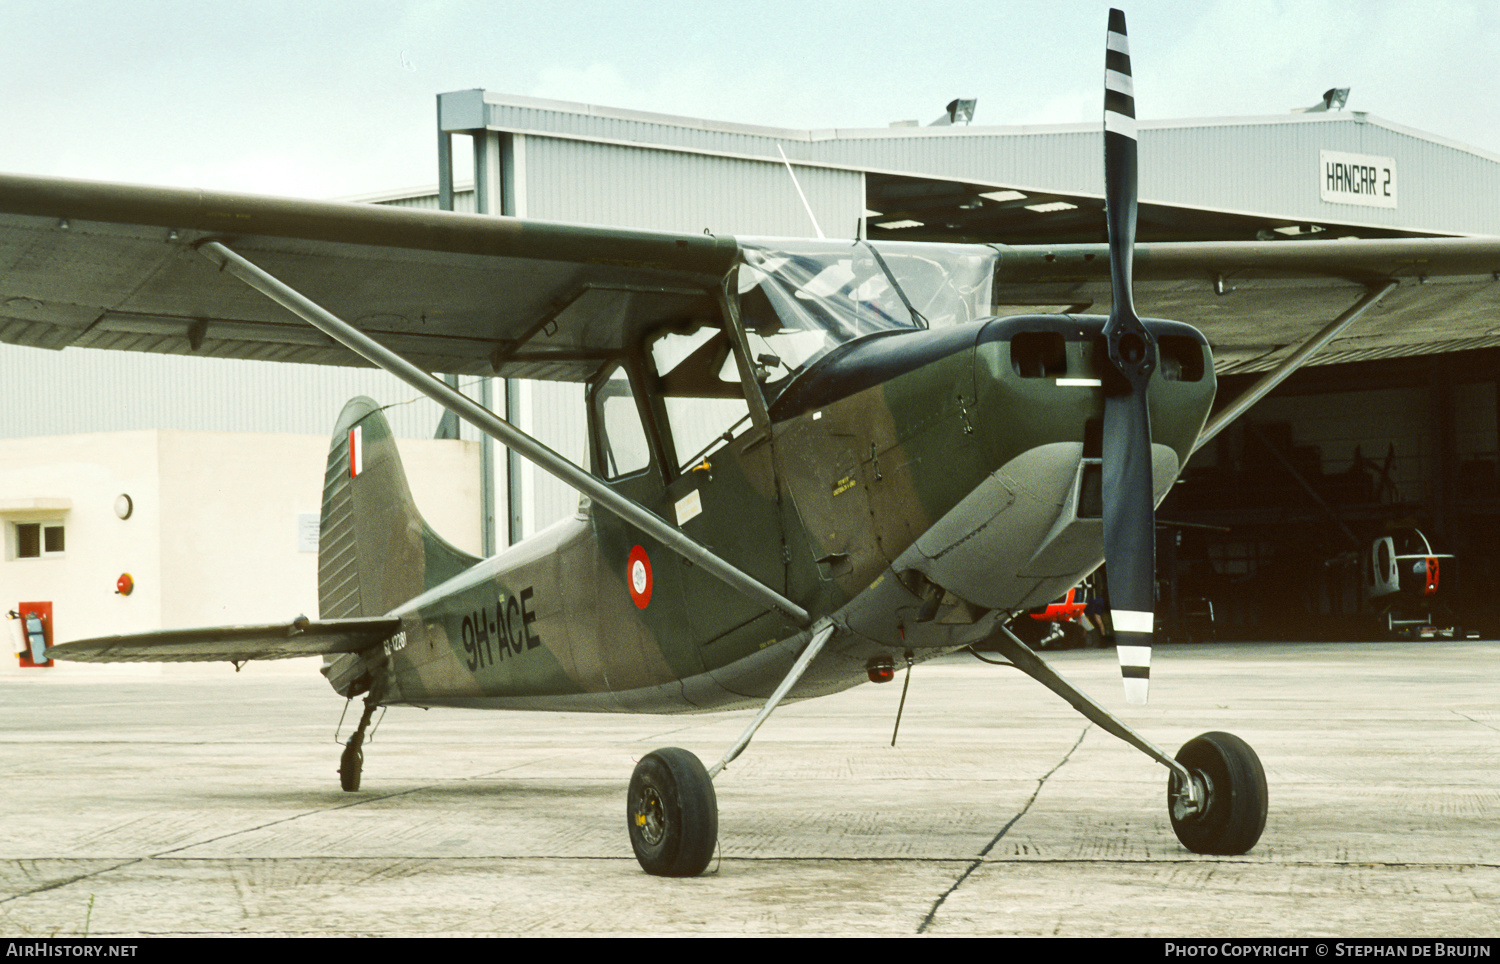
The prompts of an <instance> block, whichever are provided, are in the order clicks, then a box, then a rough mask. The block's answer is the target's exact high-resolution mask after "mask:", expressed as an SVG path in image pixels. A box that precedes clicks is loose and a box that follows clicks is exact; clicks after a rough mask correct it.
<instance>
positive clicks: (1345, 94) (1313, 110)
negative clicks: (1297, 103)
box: [1292, 87, 1350, 114]
mask: <svg viewBox="0 0 1500 964" xmlns="http://www.w3.org/2000/svg"><path fill="white" fill-rule="evenodd" d="M1349 90H1350V88H1348V87H1330V88H1328V89H1327V90H1325V91H1323V100H1322V102H1321V103H1318V104H1314V105H1312V106H1311V107H1294V108H1292V113H1293V114H1321V113H1322V112H1323V111H1326V110H1343V109H1344V105H1345V104H1347V103H1348V102H1349Z"/></svg>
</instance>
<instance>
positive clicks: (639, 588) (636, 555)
mask: <svg viewBox="0 0 1500 964" xmlns="http://www.w3.org/2000/svg"><path fill="white" fill-rule="evenodd" d="M625 585H626V586H627V587H628V588H629V589H630V598H631V600H632V601H633V602H634V603H635V606H636V608H637V609H645V608H646V605H647V604H648V603H650V602H651V559H650V558H649V557H648V556H647V555H646V550H645V549H642V548H641V547H640V546H636V547H635V548H634V549H631V550H630V561H629V562H628V563H626V565H625Z"/></svg>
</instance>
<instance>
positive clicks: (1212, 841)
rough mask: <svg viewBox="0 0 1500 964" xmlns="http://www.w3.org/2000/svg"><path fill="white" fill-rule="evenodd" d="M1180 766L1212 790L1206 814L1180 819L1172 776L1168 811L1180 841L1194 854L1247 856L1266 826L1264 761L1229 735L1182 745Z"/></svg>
mask: <svg viewBox="0 0 1500 964" xmlns="http://www.w3.org/2000/svg"><path fill="white" fill-rule="evenodd" d="M1177 762H1178V763H1181V764H1182V765H1183V766H1185V767H1187V769H1188V770H1189V772H1191V773H1193V774H1194V775H1196V776H1197V777H1199V778H1200V779H1201V780H1202V781H1203V784H1204V789H1206V790H1207V791H1208V805H1207V807H1206V808H1205V809H1204V810H1203V811H1202V812H1200V813H1195V814H1181V815H1180V816H1179V810H1178V808H1177V807H1176V806H1174V805H1173V804H1174V801H1175V800H1176V797H1177V793H1178V791H1179V789H1180V783H1181V781H1180V780H1179V779H1178V777H1177V775H1176V774H1173V775H1172V778H1171V780H1170V782H1169V783H1168V785H1167V807H1168V812H1169V813H1170V814H1171V817H1172V829H1173V830H1174V831H1176V833H1177V839H1178V840H1180V841H1182V845H1183V846H1184V847H1186V848H1187V849H1189V850H1191V851H1192V852H1193V853H1195V854H1220V855H1234V854H1243V853H1247V852H1248V851H1249V850H1250V848H1251V847H1254V846H1255V844H1256V841H1258V840H1260V835H1261V831H1263V830H1265V828H1266V771H1265V769H1264V768H1263V767H1262V766H1261V765H1260V757H1258V756H1256V755H1255V751H1254V750H1252V749H1251V748H1250V744H1248V743H1246V742H1245V741H1244V740H1242V739H1240V738H1239V737H1237V736H1235V735H1233V734H1231V733H1204V734H1203V735H1201V736H1196V737H1194V738H1193V739H1191V740H1189V741H1187V742H1186V743H1184V744H1183V746H1182V749H1181V750H1178V751H1177Z"/></svg>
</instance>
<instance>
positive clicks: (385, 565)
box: [318, 397, 479, 619]
mask: <svg viewBox="0 0 1500 964" xmlns="http://www.w3.org/2000/svg"><path fill="white" fill-rule="evenodd" d="M478 561H479V560H478V559H477V558H475V557H473V556H470V555H468V554H466V553H464V552H460V551H459V550H458V549H455V548H454V547H453V546H451V545H449V544H448V543H447V542H446V541H444V540H443V539H442V537H440V536H439V535H437V533H435V532H433V531H432V529H430V528H428V526H427V523H425V522H423V521H422V517H421V515H420V514H418V512H417V507H416V503H415V502H413V501H412V497H411V488H410V487H409V486H408V485H407V483H406V473H405V471H404V470H403V469H402V468H401V457H400V455H398V454H397V452H396V440H395V439H394V438H393V437H392V435H391V427H390V423H388V422H387V421H386V420H385V416H384V415H382V414H381V413H380V408H379V406H377V405H376V404H375V403H374V402H373V401H371V400H370V399H368V398H364V397H360V398H356V399H354V400H352V401H351V402H349V404H347V405H345V406H344V411H343V412H342V413H341V414H340V415H339V420H338V425H337V426H335V428H334V430H333V439H332V440H331V441H330V443H329V448H328V468H327V471H326V473H325V474H324V477H323V518H322V524H321V528H320V530H319V535H318V614H319V616H320V618H322V619H340V618H344V617H349V616H381V615H384V614H386V613H388V612H390V611H391V610H392V609H394V608H395V607H397V606H399V605H401V604H402V603H404V602H406V601H407V600H408V599H411V598H412V597H413V596H416V595H418V594H419V593H422V592H424V591H425V590H427V589H430V588H432V587H433V586H436V585H438V584H439V583H442V582H445V581H447V580H448V579H450V578H452V577H453V576H456V575H458V574H459V573H460V572H463V571H464V570H465V569H467V568H469V567H470V566H472V565H474V564H475V563H476V562H478Z"/></svg>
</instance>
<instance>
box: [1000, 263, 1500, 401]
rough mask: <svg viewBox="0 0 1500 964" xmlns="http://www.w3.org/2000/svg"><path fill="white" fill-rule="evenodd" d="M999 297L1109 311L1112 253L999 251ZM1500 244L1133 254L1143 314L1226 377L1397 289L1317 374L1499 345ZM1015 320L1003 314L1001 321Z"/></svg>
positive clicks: (1322, 357) (1269, 360)
mask: <svg viewBox="0 0 1500 964" xmlns="http://www.w3.org/2000/svg"><path fill="white" fill-rule="evenodd" d="M1001 252H1002V253H1001V262H1000V267H999V269H998V271H997V272H996V280H995V290H996V294H995V299H996V301H999V302H1003V303H1004V304H1005V305H1008V306H1014V307H1015V309H1016V311H1018V312H1019V311H1025V310H1035V306H1047V308H1046V309H1044V310H1060V307H1059V306H1070V310H1075V311H1085V310H1088V311H1094V312H1098V313H1104V312H1107V311H1108V310H1109V305H1110V289H1109V249H1108V247H1107V246H1106V245H1102V244H1101V245H1057V246H1052V247H1040V246H1025V247H1009V248H1002V249H1001ZM1497 277H1500V238H1489V237H1486V238H1392V239H1379V240H1348V241H1223V242H1171V243H1157V244H1137V245H1136V249H1135V302H1136V307H1137V308H1138V310H1139V311H1140V313H1141V314H1142V315H1150V316H1153V317H1160V318H1171V319H1173V320H1174V321H1185V322H1187V323H1188V324H1191V325H1193V326H1194V327H1196V328H1197V329H1198V330H1199V331H1202V332H1203V334H1204V335H1205V336H1207V338H1208V341H1209V344H1210V345H1211V346H1212V347H1213V351H1214V363H1215V367H1216V368H1217V370H1218V371H1219V373H1220V374H1224V373H1226V372H1235V371H1256V370H1260V369H1267V368H1271V367H1273V366H1274V365H1275V364H1277V363H1278V362H1280V361H1281V360H1282V359H1283V358H1285V357H1286V356H1287V355H1289V354H1291V352H1292V351H1293V350H1295V348H1296V347H1297V346H1298V345H1300V344H1301V343H1302V342H1304V341H1305V340H1306V339H1307V336H1308V335H1309V334H1310V333H1312V332H1314V331H1316V330H1318V328H1320V327H1322V326H1323V325H1324V324H1325V323H1326V322H1329V321H1332V320H1333V319H1334V318H1335V316H1337V315H1339V314H1340V313H1341V312H1343V311H1345V310H1346V309H1348V308H1349V307H1351V306H1352V305H1353V304H1354V303H1355V302H1357V301H1359V300H1360V299H1361V298H1363V297H1365V296H1366V295H1367V294H1368V293H1370V292H1373V291H1378V290H1379V289H1380V288H1381V287H1383V286H1384V285H1386V284H1388V283H1390V282H1396V283H1397V287H1396V288H1395V289H1393V290H1392V291H1391V292H1390V293H1389V294H1387V295H1386V296H1385V297H1384V298H1383V299H1382V300H1381V301H1380V302H1378V303H1377V304H1375V305H1374V306H1373V307H1372V308H1371V309H1370V310H1369V311H1368V312H1367V313H1366V314H1365V315H1364V316H1363V317H1361V318H1360V319H1359V321H1358V323H1357V324H1354V325H1352V326H1351V327H1350V328H1349V329H1348V330H1347V331H1346V332H1344V333H1343V334H1342V335H1341V336H1339V337H1337V338H1335V339H1334V340H1333V341H1332V342H1331V343H1330V344H1329V345H1328V347H1327V348H1325V349H1323V351H1322V352H1321V353H1320V354H1319V355H1318V356H1317V358H1316V359H1315V360H1314V362H1313V363H1314V364H1332V363H1335V362H1348V361H1361V360H1365V359H1369V358H1383V357H1394V356H1398V355H1418V354H1432V353H1436V352H1447V351H1459V350H1463V349H1468V348H1483V347H1488V346H1492V345H1500V282H1497V280H1496V279H1497ZM1007 313H1010V312H1009V311H1006V310H997V314H1007Z"/></svg>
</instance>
